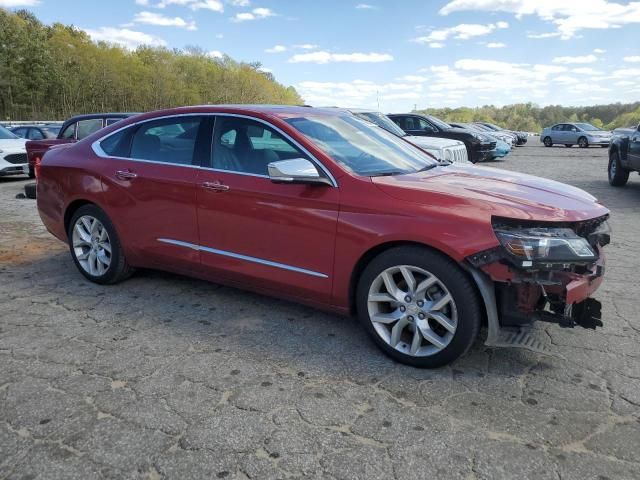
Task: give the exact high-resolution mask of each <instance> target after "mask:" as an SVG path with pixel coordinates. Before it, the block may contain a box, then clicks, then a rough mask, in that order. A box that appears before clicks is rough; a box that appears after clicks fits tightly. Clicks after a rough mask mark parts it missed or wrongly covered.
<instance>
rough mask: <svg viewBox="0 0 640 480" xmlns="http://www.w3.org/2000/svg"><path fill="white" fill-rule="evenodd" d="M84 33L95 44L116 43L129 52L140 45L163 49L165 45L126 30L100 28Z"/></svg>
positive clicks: (146, 36)
mask: <svg viewBox="0 0 640 480" xmlns="http://www.w3.org/2000/svg"><path fill="white" fill-rule="evenodd" d="M85 32H87V34H89V36H90V37H91V38H92V39H93V40H95V41H96V42H108V43H116V44H118V45H121V46H123V47H125V48H128V49H129V50H135V49H136V47H139V46H140V45H150V46H153V47H164V46H166V45H167V42H165V41H164V40H163V39H161V38H159V37H155V36H153V35H149V34H146V33H142V32H136V31H135V30H129V29H128V28H112V27H101V28H98V29H95V30H94V29H90V28H87V29H85Z"/></svg>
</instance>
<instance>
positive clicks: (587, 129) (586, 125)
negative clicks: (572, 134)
mask: <svg viewBox="0 0 640 480" xmlns="http://www.w3.org/2000/svg"><path fill="white" fill-rule="evenodd" d="M575 125H576V127H578V128H579V129H580V130H584V131H585V132H599V131H600V130H601V129H599V128H598V127H594V126H593V125H591V124H590V123H576V124H575Z"/></svg>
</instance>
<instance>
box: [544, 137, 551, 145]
mask: <svg viewBox="0 0 640 480" xmlns="http://www.w3.org/2000/svg"><path fill="white" fill-rule="evenodd" d="M542 143H544V146H545V147H553V141H552V140H551V137H544V139H543V140H542Z"/></svg>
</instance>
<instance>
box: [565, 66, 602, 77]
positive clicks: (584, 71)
mask: <svg viewBox="0 0 640 480" xmlns="http://www.w3.org/2000/svg"><path fill="white" fill-rule="evenodd" d="M571 71H572V72H573V73H578V74H580V75H602V72H601V71H599V70H595V69H593V68H591V67H579V68H574V69H572V70H571Z"/></svg>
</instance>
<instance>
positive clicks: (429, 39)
mask: <svg viewBox="0 0 640 480" xmlns="http://www.w3.org/2000/svg"><path fill="white" fill-rule="evenodd" d="M503 28H509V24H508V23H507V22H496V23H489V24H487V25H483V24H479V23H461V24H460V25H456V26H454V27H449V28H441V29H437V30H433V31H431V32H430V33H429V34H428V35H425V36H421V37H418V38H414V39H413V41H414V42H416V43H426V44H431V43H433V42H437V43H440V42H444V41H445V40H448V39H449V38H454V39H456V40H468V39H470V38H473V37H480V36H483V35H489V34H490V33H491V32H493V31H495V30H497V29H503Z"/></svg>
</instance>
